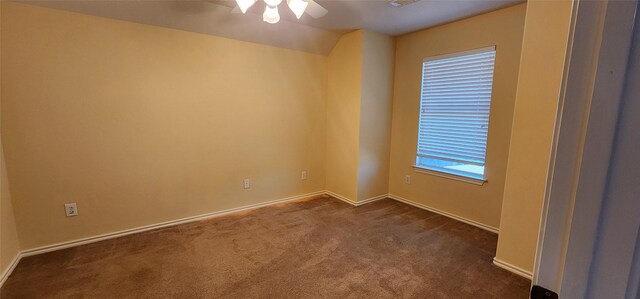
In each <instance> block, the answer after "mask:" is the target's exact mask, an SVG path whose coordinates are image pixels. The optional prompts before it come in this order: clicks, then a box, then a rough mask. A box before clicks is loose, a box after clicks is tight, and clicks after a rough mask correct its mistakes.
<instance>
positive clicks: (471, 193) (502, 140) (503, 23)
mask: <svg viewBox="0 0 640 299" xmlns="http://www.w3.org/2000/svg"><path fill="white" fill-rule="evenodd" d="M525 9H526V7H525V4H520V5H516V6H512V7H509V8H505V9H501V10H498V11H494V12H491V13H487V14H483V15H479V16H476V17H472V18H468V19H465V20H461V21H458V22H453V23H449V24H446V25H442V26H438V27H434V28H431V29H426V30H422V31H419V32H416V33H412V34H408V35H404V36H401V37H399V38H397V47H396V69H395V73H396V75H395V85H394V99H393V126H392V128H393V129H392V138H391V158H390V166H391V168H390V177H389V190H390V193H391V194H393V195H397V196H400V197H403V198H406V199H409V200H411V201H414V202H417V203H420V204H423V205H426V206H429V207H432V208H436V209H439V210H442V211H446V212H448V213H451V214H454V215H457V216H460V217H464V218H467V219H469V220H472V221H475V222H478V223H481V224H484V225H486V226H489V227H494V228H497V227H498V226H499V224H500V210H501V206H502V195H503V190H504V181H505V175H506V169H507V157H508V153H509V140H510V136H511V123H512V118H513V107H514V102H515V95H516V84H517V78H518V67H519V61H520V49H521V45H522V31H523V25H524V16H525ZM491 45H496V51H497V52H496V62H495V72H494V81H493V96H492V102H491V116H490V120H489V136H488V144H487V157H486V167H485V169H486V178H487V179H488V182H487V183H485V184H484V185H483V186H477V185H473V184H469V183H465V182H460V181H455V180H451V179H447V178H441V177H437V176H433V175H429V174H423V173H418V172H415V171H414V170H413V169H412V165H414V164H415V157H416V147H417V136H418V114H419V107H420V88H421V87H420V84H421V79H422V60H423V59H424V58H426V57H429V56H435V55H441V54H447V53H454V52H459V51H464V50H469V49H475V48H481V47H486V46H491ZM405 175H411V178H412V180H411V184H405V183H404V176H405Z"/></svg>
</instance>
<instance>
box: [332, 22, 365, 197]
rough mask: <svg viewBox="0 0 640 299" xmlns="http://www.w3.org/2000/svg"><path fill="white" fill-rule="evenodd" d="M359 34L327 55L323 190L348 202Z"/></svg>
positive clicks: (354, 176) (354, 158)
mask: <svg viewBox="0 0 640 299" xmlns="http://www.w3.org/2000/svg"><path fill="white" fill-rule="evenodd" d="M362 43H363V31H362V30H358V31H354V32H351V33H349V34H345V35H343V36H342V37H341V38H340V40H339V41H338V43H337V44H336V46H335V48H333V50H332V51H331V54H329V62H328V80H327V82H328V87H327V89H328V96H327V115H326V117H327V121H326V123H327V143H326V146H327V152H326V154H327V158H326V162H327V168H326V169H327V181H326V187H327V190H329V191H331V192H334V193H336V194H338V195H341V196H344V197H346V198H348V199H350V200H355V199H356V198H357V194H358V186H357V185H358V152H359V146H360V144H359V136H360V97H361V93H362V90H361V88H360V86H361V84H362V68H361V66H362Z"/></svg>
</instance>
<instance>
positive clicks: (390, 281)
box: [0, 197, 530, 299]
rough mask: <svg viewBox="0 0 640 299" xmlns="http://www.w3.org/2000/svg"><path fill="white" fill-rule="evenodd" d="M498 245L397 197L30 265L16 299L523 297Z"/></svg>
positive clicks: (242, 219)
mask: <svg viewBox="0 0 640 299" xmlns="http://www.w3.org/2000/svg"><path fill="white" fill-rule="evenodd" d="M496 240H497V236H496V235H494V234H492V233H489V232H486V231H483V230H481V229H479V228H476V227H473V226H470V225H467V224H464V223H461V222H457V221H455V220H452V219H449V218H446V217H444V216H440V215H437V214H434V213H430V212H427V211H424V210H421V209H418V208H415V207H412V206H409V205H406V204H403V203H400V202H396V201H393V200H390V199H386V200H381V201H377V202H374V203H370V204H366V205H363V206H360V207H352V206H350V205H348V204H346V203H343V202H341V201H339V200H337V199H333V198H326V197H325V198H318V199H313V200H306V201H298V202H293V203H289V204H283V205H279V206H272V207H266V208H261V209H257V210H254V211H250V212H245V213H239V214H234V215H229V216H224V217H219V218H214V219H211V220H206V221H200V222H194V223H189V224H184V225H179V226H174V227H171V228H166V229H159V230H155V231H151V232H145V233H140V234H136V235H130V236H126V237H121V238H117V239H111V240H107V241H102V242H98V243H93V244H88V245H83V246H79V247H74V248H70V249H65V250H60V251H55V252H51V253H46V254H42V255H38V256H32V257H27V258H24V259H23V260H22V261H21V262H20V264H19V265H18V267H17V268H16V269H15V271H14V272H13V274H12V275H11V277H9V279H8V280H7V282H6V283H5V285H4V286H3V288H2V289H1V290H0V297H2V299H9V298H528V290H529V284H530V282H529V281H528V280H527V279H524V278H521V277H518V276H516V275H514V274H511V273H509V272H506V271H504V270H502V269H499V268H497V267H495V266H494V265H492V264H491V259H492V258H493V256H494V254H495V249H496Z"/></svg>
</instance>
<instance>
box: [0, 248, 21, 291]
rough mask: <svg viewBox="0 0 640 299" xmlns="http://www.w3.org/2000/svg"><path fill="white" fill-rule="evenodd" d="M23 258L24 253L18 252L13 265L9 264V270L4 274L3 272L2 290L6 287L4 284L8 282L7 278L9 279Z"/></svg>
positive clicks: (1, 278)
mask: <svg viewBox="0 0 640 299" xmlns="http://www.w3.org/2000/svg"><path fill="white" fill-rule="evenodd" d="M21 258H22V253H20V252H18V253H17V254H16V256H14V257H13V260H11V264H9V267H7V269H5V270H4V272H2V276H0V288H2V285H4V282H5V281H7V278H9V275H11V273H12V272H13V269H15V268H16V266H17V265H18V262H20V259H21Z"/></svg>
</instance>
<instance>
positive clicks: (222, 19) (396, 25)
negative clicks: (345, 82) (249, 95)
mask: <svg viewBox="0 0 640 299" xmlns="http://www.w3.org/2000/svg"><path fill="white" fill-rule="evenodd" d="M17 2H23V3H28V4H33V5H39V6H46V7H50V8H56V9H62V10H67V11H72V12H78V13H83V14H89V15H94V16H101V17H107V18H113V19H119V20H125V21H131V22H136V23H142V24H149V25H156V26H162V27H168V28H175V29H181V30H186V31H192V32H198V33H204V34H210V35H216V36H222V37H227V38H232V39H237V40H243V41H248V42H255V43H260V44H266V45H271V46H276V47H281V48H288V49H293V50H300V51H306V52H311V53H317V54H323V55H327V54H328V53H329V52H330V51H331V49H332V48H333V46H334V45H335V43H336V42H337V40H338V39H339V37H340V35H341V34H342V33H344V32H348V31H351V30H354V29H368V30H372V31H376V32H381V33H385V34H389V35H394V36H395V35H401V34H405V33H409V32H412V31H416V30H419V29H423V28H427V27H431V26H435V25H438V24H443V23H447V22H450V21H454V20H458V19H462V18H465V17H469V16H473V15H477V14H480V13H483V12H487V11H492V10H496V9H499V8H503V7H507V6H511V5H514V4H517V3H521V2H524V0H421V1H418V2H415V3H412V4H408V5H405V6H402V7H392V6H391V5H389V3H388V2H387V1H386V0H316V2H318V3H319V4H320V5H322V6H324V7H325V8H326V9H327V10H328V11H329V13H328V14H327V15H326V16H324V17H322V18H320V19H313V18H311V17H310V16H309V15H306V14H305V15H304V16H303V17H302V18H301V19H300V20H297V19H296V18H295V16H294V15H293V13H292V12H291V11H290V10H289V9H288V8H287V7H286V4H285V3H284V2H283V4H281V5H280V14H281V15H282V20H281V21H280V23H278V24H275V25H272V24H267V23H265V22H263V21H262V16H261V13H262V10H263V9H264V4H263V3H256V5H254V7H252V8H251V9H250V11H249V12H248V13H247V14H244V15H243V14H237V13H232V12H231V10H232V8H230V7H229V6H233V2H234V1H233V0H217V1H215V3H214V2H209V1H195V0H169V1H166V0H137V1H135V0H113V1H105V0H84V1H78V0H71V1H69V0H58V1H51V0H45V1H42V0H40V1H32V0H17Z"/></svg>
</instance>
